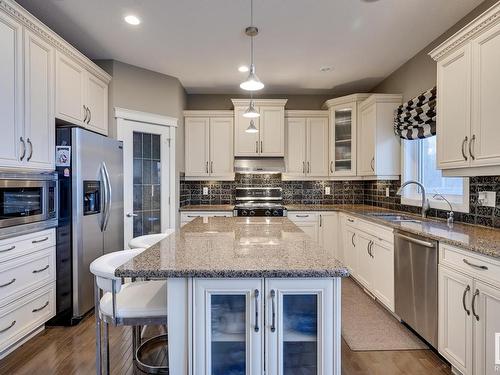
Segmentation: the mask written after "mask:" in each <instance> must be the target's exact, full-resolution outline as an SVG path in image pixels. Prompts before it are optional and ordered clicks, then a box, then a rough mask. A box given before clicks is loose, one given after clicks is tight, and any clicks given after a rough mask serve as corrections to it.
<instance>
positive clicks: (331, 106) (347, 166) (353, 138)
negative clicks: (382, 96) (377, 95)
mask: <svg viewBox="0 0 500 375" xmlns="http://www.w3.org/2000/svg"><path fill="white" fill-rule="evenodd" d="M369 96H370V95H369V94H353V95H348V96H344V97H341V98H335V99H331V100H328V101H327V102H325V104H324V108H325V109H328V110H329V113H330V131H329V146H330V147H329V148H330V152H329V154H330V157H329V167H328V170H329V174H330V176H356V174H357V154H356V153H357V142H358V130H357V129H358V126H357V123H358V118H359V104H360V103H361V102H362V101H363V100H365V99H366V98H368V97H369Z"/></svg>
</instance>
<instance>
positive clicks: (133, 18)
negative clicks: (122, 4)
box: [124, 14, 141, 26]
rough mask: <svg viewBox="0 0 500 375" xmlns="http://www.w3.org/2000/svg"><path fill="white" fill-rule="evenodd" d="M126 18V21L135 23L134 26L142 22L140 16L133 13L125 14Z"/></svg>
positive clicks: (131, 23)
mask: <svg viewBox="0 0 500 375" xmlns="http://www.w3.org/2000/svg"><path fill="white" fill-rule="evenodd" d="M124 20H125V22H126V23H128V24H130V25H134V26H137V25H139V24H140V23H141V20H140V19H139V18H138V17H136V16H134V15H133V14H129V15H128V16H125V17H124Z"/></svg>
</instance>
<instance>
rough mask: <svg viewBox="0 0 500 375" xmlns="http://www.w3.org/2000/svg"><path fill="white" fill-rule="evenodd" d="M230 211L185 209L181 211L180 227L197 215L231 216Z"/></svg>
mask: <svg viewBox="0 0 500 375" xmlns="http://www.w3.org/2000/svg"><path fill="white" fill-rule="evenodd" d="M232 216H233V212H232V211H186V212H181V227H182V226H184V225H186V224H187V223H189V222H190V221H192V220H194V219H196V218H198V217H232Z"/></svg>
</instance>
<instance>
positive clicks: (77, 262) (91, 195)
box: [52, 127, 124, 325]
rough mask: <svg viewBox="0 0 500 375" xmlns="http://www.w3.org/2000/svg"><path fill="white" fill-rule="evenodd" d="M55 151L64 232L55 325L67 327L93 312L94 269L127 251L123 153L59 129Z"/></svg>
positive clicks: (111, 144)
mask: <svg viewBox="0 0 500 375" xmlns="http://www.w3.org/2000/svg"><path fill="white" fill-rule="evenodd" d="M56 145H57V146H58V148H57V155H58V156H57V157H56V159H57V160H56V165H57V172H58V174H59V227H58V228H57V294H56V295H57V299H56V300H57V315H56V317H55V318H54V319H53V320H52V323H53V324H64V325H66V324H76V323H78V322H79V321H80V320H81V318H82V317H83V316H85V314H86V313H87V312H89V311H90V310H91V309H92V308H93V306H94V282H93V276H92V275H91V273H90V271H89V266H90V263H92V261H93V260H94V259H97V258H98V257H100V256H101V255H103V254H106V253H110V252H113V251H118V250H123V248H124V247H123V150H122V143H121V142H119V141H117V140H114V139H111V138H108V137H104V136H102V135H99V134H96V133H92V132H90V131H87V130H84V129H81V128H76V127H61V128H57V131H56ZM61 155H62V156H61ZM68 155H70V157H69V158H68V157H67V156H68ZM68 159H69V160H68Z"/></svg>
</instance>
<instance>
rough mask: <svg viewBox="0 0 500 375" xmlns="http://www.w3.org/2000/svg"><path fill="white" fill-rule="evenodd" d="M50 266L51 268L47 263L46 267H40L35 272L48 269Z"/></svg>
mask: <svg viewBox="0 0 500 375" xmlns="http://www.w3.org/2000/svg"><path fill="white" fill-rule="evenodd" d="M48 268H49V265H48V264H47V265H46V266H45V267H43V268H40V269H39V270H34V271H33V273H40V272H43V271H45V270H47V269H48Z"/></svg>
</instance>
